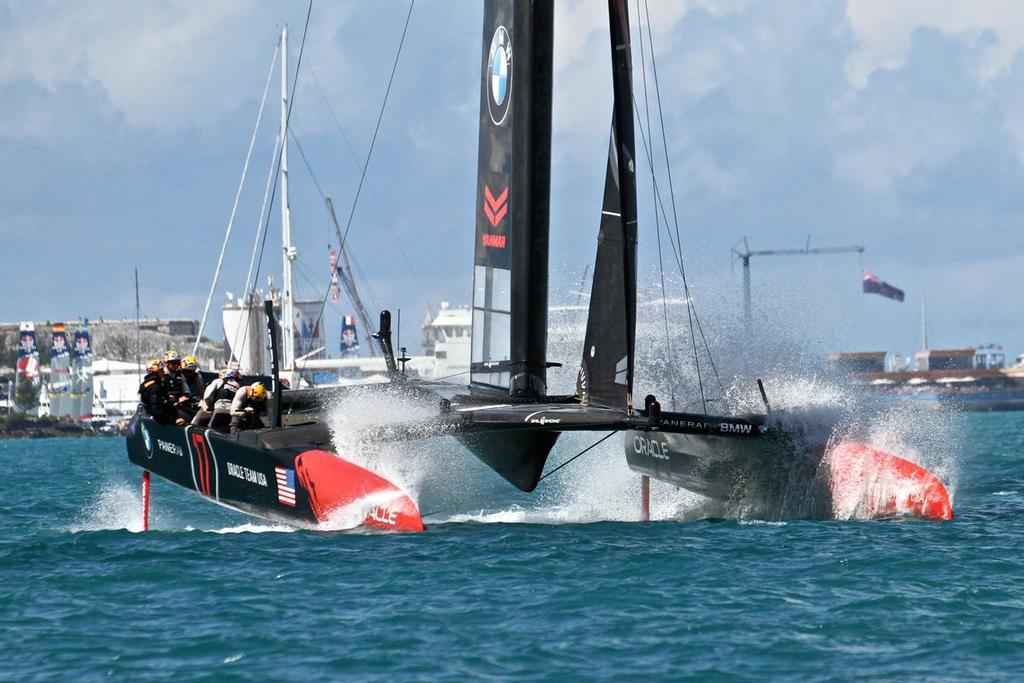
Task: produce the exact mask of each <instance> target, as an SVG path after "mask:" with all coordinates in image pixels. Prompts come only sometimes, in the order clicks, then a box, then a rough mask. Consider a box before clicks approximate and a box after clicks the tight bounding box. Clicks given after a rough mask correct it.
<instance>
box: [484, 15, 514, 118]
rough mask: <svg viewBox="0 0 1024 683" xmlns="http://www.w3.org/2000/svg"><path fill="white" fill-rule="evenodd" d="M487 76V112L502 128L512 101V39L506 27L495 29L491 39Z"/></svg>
mask: <svg viewBox="0 0 1024 683" xmlns="http://www.w3.org/2000/svg"><path fill="white" fill-rule="evenodd" d="M487 74H488V80H489V86H490V87H489V88H488V91H489V92H490V97H488V98H487V112H488V113H489V114H490V115H491V121H493V122H494V125H496V126H500V125H501V124H502V123H503V122H504V121H505V117H506V116H508V109H509V103H510V102H511V101H512V39H511V38H509V35H508V31H506V30H505V27H504V26H499V27H498V28H497V29H495V31H494V36H493V37H492V38H491V50H490V52H489V53H488V57H487Z"/></svg>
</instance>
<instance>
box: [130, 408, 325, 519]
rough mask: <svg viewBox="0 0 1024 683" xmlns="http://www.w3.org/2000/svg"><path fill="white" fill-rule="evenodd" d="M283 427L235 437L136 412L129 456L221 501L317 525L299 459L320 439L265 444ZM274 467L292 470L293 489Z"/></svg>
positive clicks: (263, 514)
mask: <svg viewBox="0 0 1024 683" xmlns="http://www.w3.org/2000/svg"><path fill="white" fill-rule="evenodd" d="M282 431H284V430H259V431H253V432H243V433H242V435H241V436H240V437H232V436H229V435H227V434H222V433H219V432H216V431H214V430H210V429H198V428H196V427H192V426H186V427H176V426H166V425H161V424H158V423H157V422H154V421H153V420H152V419H150V418H148V417H142V416H141V415H136V416H135V417H134V418H132V420H131V422H130V423H129V426H128V436H127V446H128V459H129V460H130V461H131V462H132V463H133V464H135V465H138V466H139V467H142V468H144V469H147V470H149V471H150V472H152V473H153V474H155V475H157V476H159V477H162V478H163V479H166V480H167V481H170V482H172V483H174V484H177V485H178V486H181V487H182V488H185V489H188V490H190V491H195V492H196V493H198V494H199V495H201V496H203V497H205V498H209V499H210V500H212V501H214V502H216V503H220V504H221V505H225V506H227V507H230V508H234V509H236V510H239V511H241V512H245V513H247V514H250V515H255V516H257V517H263V518H264V519H269V520H272V521H279V522H285V523H287V524H292V525H299V526H307V525H308V526H313V525H315V524H316V523H317V516H316V514H315V512H314V510H313V508H312V505H311V502H310V496H309V493H308V492H307V491H306V489H305V487H304V486H303V484H302V482H301V481H300V479H299V477H298V476H296V475H295V470H296V468H297V466H296V459H297V458H298V457H299V456H300V455H301V454H302V453H303V452H305V451H307V450H312V449H315V448H317V447H318V446H317V443H318V442H316V441H315V440H314V441H310V442H309V443H306V444H301V445H297V444H293V445H281V446H280V447H277V448H273V447H267V445H266V444H265V442H266V441H272V440H273V439H274V437H275V436H276V435H275V433H274V432H278V433H280V432H282ZM279 438H280V437H279ZM322 445H323V446H329V444H322ZM275 468H281V469H283V470H285V471H286V472H287V471H289V470H290V471H291V473H292V474H291V479H292V485H293V487H294V494H292V493H291V492H290V491H288V490H287V488H289V487H287V486H284V487H279V484H278V481H279V478H278V476H277V471H276V470H275ZM292 496H294V505H293V504H291V500H292Z"/></svg>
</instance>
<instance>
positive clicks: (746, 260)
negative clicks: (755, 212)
mask: <svg viewBox="0 0 1024 683" xmlns="http://www.w3.org/2000/svg"><path fill="white" fill-rule="evenodd" d="M741 244H742V249H741V248H740V245H741ZM852 252H857V253H858V254H863V253H864V247H862V246H859V245H849V246H842V247H814V248H813V249H812V248H811V236H810V235H808V236H807V242H806V244H804V248H803V249H751V248H750V245H749V244H748V242H747V238H746V237H744V238H743V239H741V240H740V241H739V242H737V243H736V244H734V245H733V247H732V253H733V255H734V257H735V258H736V259H738V260H740V261H742V262H743V315H744V317H745V318H746V320H747V322H748V323H749V322H750V257H751V256H811V255H817V254H848V253H852Z"/></svg>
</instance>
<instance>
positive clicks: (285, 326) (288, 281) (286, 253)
mask: <svg viewBox="0 0 1024 683" xmlns="http://www.w3.org/2000/svg"><path fill="white" fill-rule="evenodd" d="M280 182H281V249H282V255H283V264H282V266H283V268H282V270H283V277H284V288H283V291H282V293H281V327H282V331H283V333H284V340H283V341H284V344H282V345H281V351H282V354H281V356H282V358H281V365H282V366H283V368H284V370H285V371H286V372H290V371H292V370H294V369H295V329H294V328H295V313H294V306H293V300H294V292H293V290H292V261H294V260H295V258H296V257H297V256H298V252H297V251H296V249H295V247H293V246H292V221H291V207H290V205H289V201H288V27H287V26H285V27H283V28H282V29H281V181H280Z"/></svg>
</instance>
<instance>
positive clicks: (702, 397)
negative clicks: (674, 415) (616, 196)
mask: <svg viewBox="0 0 1024 683" xmlns="http://www.w3.org/2000/svg"><path fill="white" fill-rule="evenodd" d="M644 9H645V11H646V15H647V40H648V41H649V42H650V44H651V75H652V76H653V77H654V94H655V100H656V101H657V104H658V118H659V121H660V123H661V141H662V146H663V148H664V150H663V151H664V154H665V169H666V173H667V175H668V193H669V199H670V200H671V202H672V219H673V221H674V224H675V231H676V243H677V244H679V245H680V247H681V246H682V243H683V240H682V237H681V236H680V234H679V216H678V213H677V211H676V193H675V187H674V186H673V183H672V164H670V163H669V156H668V139H667V137H666V135H665V117H664V113H663V112H662V106H661V87H660V85H659V83H658V61H657V59H656V57H655V54H654V31H653V29H652V28H651V12H650V5H649V4H648V2H647V0H644ZM653 141H654V140H653V139H652V140H651V142H652V143H653ZM679 267H680V270H681V271H683V272H682V277H683V293H684V294H685V295H686V299H687V305H686V317H687V319H688V320H689V323H690V341H691V342H692V344H693V364H694V366H696V369H697V386H698V388H699V389H700V401H701V405H702V406H703V409H704V414H705V415H707V413H708V402H707V398H706V397H705V395H704V378H703V377H702V376H701V372H700V358H699V357H698V354H697V335H696V333H695V331H694V327H693V312H692V311H693V300H692V298H691V297H690V287H689V284H688V283H687V281H686V273H685V270H683V268H684V266H683V260H682V255H681V251H680V259H679Z"/></svg>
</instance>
